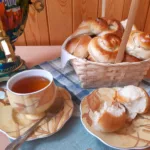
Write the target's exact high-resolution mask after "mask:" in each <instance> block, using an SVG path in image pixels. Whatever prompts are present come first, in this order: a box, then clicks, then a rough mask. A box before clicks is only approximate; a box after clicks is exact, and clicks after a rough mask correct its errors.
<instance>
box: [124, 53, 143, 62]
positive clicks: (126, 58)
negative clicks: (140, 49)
mask: <svg viewBox="0 0 150 150" xmlns="http://www.w3.org/2000/svg"><path fill="white" fill-rule="evenodd" d="M139 61H141V60H140V59H138V58H136V57H134V56H131V55H129V54H127V53H125V55H124V59H123V62H139Z"/></svg>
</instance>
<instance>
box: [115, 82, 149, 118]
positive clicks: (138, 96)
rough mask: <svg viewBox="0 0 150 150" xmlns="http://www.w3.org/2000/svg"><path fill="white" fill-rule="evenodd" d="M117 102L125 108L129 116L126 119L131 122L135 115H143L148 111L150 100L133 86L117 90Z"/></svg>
mask: <svg viewBox="0 0 150 150" xmlns="http://www.w3.org/2000/svg"><path fill="white" fill-rule="evenodd" d="M117 101H118V102H120V103H121V104H123V105H124V106H125V107H126V109H127V110H128V114H129V116H128V117H129V119H131V120H132V119H134V118H135V117H136V115H137V114H143V113H146V112H148V111H149V110H150V99H149V96H148V94H147V92H146V91H145V90H144V89H142V88H140V87H136V86H133V85H129V86H125V87H124V88H122V89H119V90H118V92H117ZM132 117H133V118H132Z"/></svg>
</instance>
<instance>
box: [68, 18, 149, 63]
mask: <svg viewBox="0 0 150 150" xmlns="http://www.w3.org/2000/svg"><path fill="white" fill-rule="evenodd" d="M125 24H126V23H125V22H119V21H118V20H115V19H106V18H98V19H96V20H86V21H83V22H82V23H81V24H80V25H79V27H78V28H77V30H76V31H75V32H74V33H73V36H75V38H72V39H71V40H70V41H69V42H68V43H67V45H66V50H67V51H68V52H69V53H71V54H72V55H74V56H76V57H79V58H83V59H87V60H89V61H94V62H102V63H114V62H115V59H116V56H117V53H118V50H119V48H120V44H121V40H122V36H123V33H124V29H125ZM148 58H150V34H146V33H144V32H141V31H138V30H137V29H136V27H135V26H134V27H133V30H132V32H131V34H130V37H129V40H128V44H127V46H126V52H125V55H124V59H123V62H138V61H142V60H146V59H148Z"/></svg>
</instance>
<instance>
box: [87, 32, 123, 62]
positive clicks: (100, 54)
mask: <svg viewBox="0 0 150 150" xmlns="http://www.w3.org/2000/svg"><path fill="white" fill-rule="evenodd" d="M120 43H121V38H119V37H118V36H116V35H115V34H105V35H102V36H98V37H95V38H93V39H92V40H91V41H90V43H89V45H88V52H89V54H90V56H91V57H92V58H93V59H94V60H95V61H96V62H107V63H114V62H115V59H116V56H117V53H118V50H119V47H120Z"/></svg>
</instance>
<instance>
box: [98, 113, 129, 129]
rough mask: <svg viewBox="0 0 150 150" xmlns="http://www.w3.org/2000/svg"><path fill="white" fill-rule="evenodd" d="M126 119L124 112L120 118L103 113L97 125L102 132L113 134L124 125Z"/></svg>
mask: <svg viewBox="0 0 150 150" xmlns="http://www.w3.org/2000/svg"><path fill="white" fill-rule="evenodd" d="M126 117H127V116H126V112H124V113H123V114H122V115H121V116H114V115H112V114H111V113H109V112H107V111H105V112H104V113H103V114H102V116H101V117H100V118H99V120H98V124H99V126H100V129H101V131H102V132H114V131H117V130H119V129H120V128H122V127H123V126H124V125H125V122H126Z"/></svg>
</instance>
